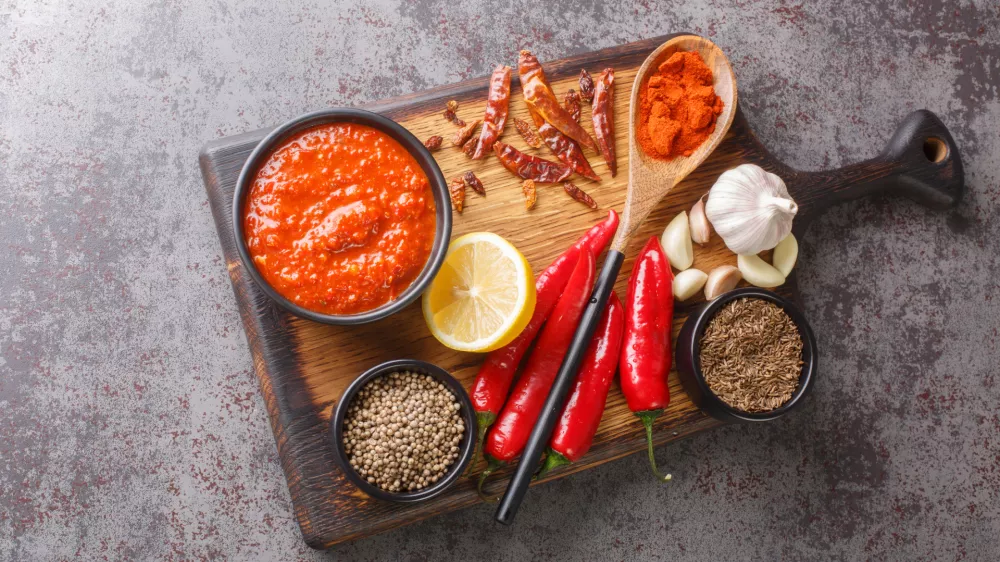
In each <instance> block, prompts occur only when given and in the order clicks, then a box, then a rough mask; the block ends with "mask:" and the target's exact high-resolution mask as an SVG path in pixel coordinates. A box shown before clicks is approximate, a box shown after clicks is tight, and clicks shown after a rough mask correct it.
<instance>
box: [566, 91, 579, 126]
mask: <svg viewBox="0 0 1000 562" xmlns="http://www.w3.org/2000/svg"><path fill="white" fill-rule="evenodd" d="M563 109H565V110H566V113H569V114H570V115H571V116H572V117H573V120H574V121H576V122H577V123H579V122H580V94H578V93H576V90H574V89H572V88H570V90H569V91H568V92H566V95H565V96H563Z"/></svg>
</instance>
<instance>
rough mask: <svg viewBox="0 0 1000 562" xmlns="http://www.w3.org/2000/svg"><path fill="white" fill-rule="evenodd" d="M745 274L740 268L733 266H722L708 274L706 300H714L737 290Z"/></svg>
mask: <svg viewBox="0 0 1000 562" xmlns="http://www.w3.org/2000/svg"><path fill="white" fill-rule="evenodd" d="M740 279H743V274H742V273H740V270H739V268H736V267H733V266H731V265H720V266H719V267H717V268H715V269H713V270H712V271H710V272H708V279H707V280H706V281H705V299H707V300H713V299H715V298H717V297H719V296H721V295H722V294H723V293H728V292H729V291H732V290H733V289H735V288H736V285H738V284H739V282H740Z"/></svg>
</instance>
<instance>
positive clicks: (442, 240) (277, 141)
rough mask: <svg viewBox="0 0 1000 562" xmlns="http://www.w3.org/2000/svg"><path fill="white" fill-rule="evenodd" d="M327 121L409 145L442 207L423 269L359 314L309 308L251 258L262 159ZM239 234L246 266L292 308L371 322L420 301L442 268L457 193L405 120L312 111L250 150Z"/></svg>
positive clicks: (236, 205)
mask: <svg viewBox="0 0 1000 562" xmlns="http://www.w3.org/2000/svg"><path fill="white" fill-rule="evenodd" d="M325 123H358V124H361V125H368V126H369V127H372V128H375V129H378V130H379V131H382V132H383V133H385V134H387V135H389V136H390V137H392V138H393V139H395V140H396V141H397V142H398V143H399V144H401V145H403V148H405V149H406V150H407V151H408V152H409V153H410V154H411V155H413V157H414V158H415V159H416V161H417V163H418V164H419V165H420V168H421V169H422V170H423V172H424V174H426V175H427V180H428V182H429V183H430V186H431V191H432V192H433V193H434V205H435V207H436V210H437V215H436V217H435V218H436V221H435V231H434V246H433V248H432V249H431V254H430V256H429V257H428V258H427V263H425V264H424V268H423V270H421V272H420V274H419V275H418V276H417V277H416V279H414V280H413V283H412V284H411V285H410V286H409V287H408V288H407V289H406V290H405V291H403V293H402V294H400V295H399V297H397V298H396V299H395V300H392V301H389V302H387V303H385V304H383V305H382V306H379V307H378V308H375V309H372V310H369V311H366V312H361V313H358V314H346V315H338V314H324V313H322V312H315V311H312V310H309V309H306V308H303V307H301V306H299V305H297V304H295V303H293V302H292V301H290V300H288V299H286V298H285V297H283V296H281V295H280V294H278V292H277V291H275V290H274V288H273V287H271V285H269V284H268V282H267V281H265V280H264V277H263V276H261V274H260V272H259V271H257V267H256V266H255V265H254V263H253V260H252V259H250V251H249V250H248V248H247V243H246V235H245V233H244V231H243V210H244V207H245V204H246V198H247V194H249V193H250V187H251V186H252V185H253V182H254V179H255V178H256V176H257V170H258V168H260V165H261V163H262V162H263V161H264V160H265V159H266V158H267V157H268V156H269V155H270V154H271V152H272V151H273V150H274V149H275V148H277V147H278V146H280V145H281V144H282V143H283V142H285V140H287V139H288V138H289V137H291V136H293V135H295V134H297V133H300V132H302V131H303V130H305V129H308V128H310V127H315V126H316V125H322V124H325ZM233 237H234V238H235V239H236V240H235V241H236V249H237V250H239V253H240V260H241V261H242V262H243V267H244V269H246V271H247V272H248V273H249V274H250V277H251V278H253V280H254V282H256V283H257V286H258V287H260V288H261V290H263V291H264V292H265V293H266V294H267V295H268V296H269V297H271V298H272V299H273V300H274V301H275V302H277V303H278V304H279V305H281V306H282V307H283V308H285V309H286V310H288V311H289V312H291V313H292V314H294V315H296V316H301V317H302V318H308V319H309V320H313V321H316V322H322V323H324V324H336V325H341V326H350V325H357V324H366V323H368V322H374V321H376V320H381V319H383V318H385V317H387V316H389V315H390V314H393V313H395V312H397V311H399V310H402V309H403V308H405V307H406V306H407V305H409V304H410V303H412V302H413V301H415V300H416V299H417V297H419V296H420V294H421V293H423V292H424V289H426V288H427V285H429V284H430V282H431V280H433V279H434V275H436V274H437V271H438V269H440V268H441V264H442V263H443V262H444V256H445V254H446V253H447V251H448V242H449V240H450V239H451V199H450V198H449V196H448V184H447V183H445V179H444V175H443V174H442V173H441V168H439V167H438V165H437V162H435V161H434V157H433V156H431V153H430V151H429V150H427V148H426V147H425V146H424V143H422V142H420V140H419V139H417V137H415V136H413V134H411V133H410V132H409V131H407V130H406V129H405V128H403V126H402V125H400V124H399V123H396V122H395V121H393V120H392V119H389V118H388V117H383V116H381V115H378V114H377V113H372V112H370V111H364V110H361V109H351V108H335V109H324V110H321V111H316V112H313V113H307V114H305V115H302V116H300V117H296V118H295V119H292V120H291V121H289V122H287V123H285V124H284V125H281V126H280V127H278V128H277V129H275V130H273V131H271V132H270V133H269V134H268V135H267V136H266V137H264V140H262V141H260V144H258V145H257V148H255V149H254V151H253V152H252V153H250V157H249V158H247V161H246V163H245V164H243V170H242V171H241V172H240V177H239V179H238V180H237V181H236V193H235V194H234V195H233Z"/></svg>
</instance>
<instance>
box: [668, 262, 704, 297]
mask: <svg viewBox="0 0 1000 562" xmlns="http://www.w3.org/2000/svg"><path fill="white" fill-rule="evenodd" d="M707 280H708V275H706V274H705V272H704V271H702V270H700V269H685V270H684V271H682V272H680V273H678V274H677V275H675V276H674V284H673V289H674V298H675V299H677V300H679V301H686V300H688V299H689V298H691V297H693V296H694V295H695V293H697V292H698V291H700V290H701V288H702V287H704V286H705V281H707Z"/></svg>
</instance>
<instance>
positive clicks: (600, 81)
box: [591, 68, 618, 177]
mask: <svg viewBox="0 0 1000 562" xmlns="http://www.w3.org/2000/svg"><path fill="white" fill-rule="evenodd" d="M591 118H592V119H593V121H594V136H596V137H597V144H598V146H600V147H601V155H602V156H604V161H605V162H607V163H608V169H609V170H611V177H615V174H617V173H618V160H617V157H616V155H615V69H613V68H605V69H604V72H602V73H601V74H600V76H598V77H597V86H596V87H595V89H594V104H593V106H592V111H591Z"/></svg>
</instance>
